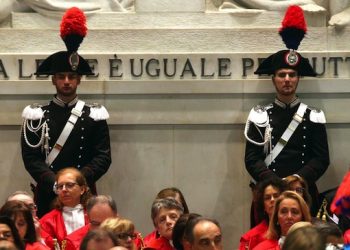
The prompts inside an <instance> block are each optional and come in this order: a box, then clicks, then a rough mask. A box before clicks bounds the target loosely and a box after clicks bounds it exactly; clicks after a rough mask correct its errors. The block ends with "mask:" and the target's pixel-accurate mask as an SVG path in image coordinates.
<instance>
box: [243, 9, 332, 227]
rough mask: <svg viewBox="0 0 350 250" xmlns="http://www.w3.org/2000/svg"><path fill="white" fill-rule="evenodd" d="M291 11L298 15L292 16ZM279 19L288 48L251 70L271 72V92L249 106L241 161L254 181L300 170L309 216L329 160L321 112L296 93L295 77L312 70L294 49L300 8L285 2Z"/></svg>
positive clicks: (300, 31) (300, 30) (299, 35)
mask: <svg viewBox="0 0 350 250" xmlns="http://www.w3.org/2000/svg"><path fill="white" fill-rule="evenodd" d="M295 16H299V17H302V20H295V19H296V18H295ZM282 24H283V27H282V28H281V29H280V35H281V36H282V39H283V41H284V42H285V43H286V45H287V48H288V49H289V50H281V51H278V52H276V53H275V54H273V55H271V56H269V57H268V58H267V59H265V60H264V61H263V62H262V63H261V64H260V66H259V67H258V69H257V70H256V72H255V74H259V75H261V74H267V75H272V83H273V85H274V87H275V89H276V98H275V100H274V102H273V103H271V104H268V105H265V106H259V105H258V106H256V107H254V108H253V109H252V110H251V111H250V114H249V116H248V120H247V123H246V127H245V131H244V134H245V136H246V139H247V144H246V152H245V164H246V169H247V170H248V172H249V174H250V175H251V176H252V177H253V179H254V180H255V181H261V180H263V179H266V178H269V177H273V176H277V177H280V178H284V177H286V176H288V175H293V174H296V175H298V176H301V177H302V178H303V179H304V180H305V181H306V182H307V183H308V185H309V192H310V194H311V196H312V213H313V215H314V216H315V215H316V213H317V208H318V205H319V204H318V191H317V187H316V181H317V180H318V179H319V178H320V177H321V176H322V175H323V174H324V172H325V171H326V169H327V168H328V165H329V152H328V141H327V133H326V128H325V123H326V118H325V116H324V113H323V112H322V111H321V110H319V109H315V108H313V107H310V106H307V105H306V104H304V103H302V102H301V100H300V99H299V98H298V96H297V95H296V90H297V87H298V83H299V80H300V77H302V76H316V73H315V71H314V70H313V68H312V67H311V65H310V63H309V61H308V59H306V58H304V57H302V56H301V55H300V54H299V53H298V52H297V51H296V49H297V47H298V45H299V43H300V41H301V39H302V38H303V36H304V34H305V32H306V25H305V20H304V16H303V13H302V10H301V8H300V7H299V6H291V7H290V8H289V9H288V10H287V13H286V16H285V19H284V20H283V22H282ZM302 24H304V26H303V25H302ZM300 26H301V27H300ZM254 224H255V223H252V225H254Z"/></svg>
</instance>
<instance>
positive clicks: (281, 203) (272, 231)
mask: <svg viewBox="0 0 350 250" xmlns="http://www.w3.org/2000/svg"><path fill="white" fill-rule="evenodd" d="M299 221H309V222H310V221H311V215H310V210H309V207H308V205H307V204H306V202H305V200H304V199H303V198H302V197H301V196H300V195H298V194H297V193H296V192H293V191H285V192H283V193H282V194H281V195H280V197H279V198H278V199H277V200H276V201H275V207H274V210H273V212H272V216H271V217H270V222H269V228H268V230H267V233H266V240H264V241H263V242H261V243H260V244H258V245H257V246H256V247H255V248H254V250H268V249H276V250H277V249H280V245H281V243H283V240H284V238H285V236H286V235H287V232H288V230H289V228H290V227H291V226H292V225H293V224H294V223H296V222H299Z"/></svg>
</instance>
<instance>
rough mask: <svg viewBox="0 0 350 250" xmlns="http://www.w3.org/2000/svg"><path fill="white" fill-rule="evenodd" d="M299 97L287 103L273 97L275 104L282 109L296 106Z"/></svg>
mask: <svg viewBox="0 0 350 250" xmlns="http://www.w3.org/2000/svg"><path fill="white" fill-rule="evenodd" d="M300 102H301V101H300V99H299V98H298V97H297V98H295V99H294V101H292V102H291V103H289V104H286V103H284V102H282V101H280V100H278V99H277V98H275V104H276V105H277V106H279V107H281V108H283V109H286V108H294V107H295V106H297V105H298V104H299V103H300Z"/></svg>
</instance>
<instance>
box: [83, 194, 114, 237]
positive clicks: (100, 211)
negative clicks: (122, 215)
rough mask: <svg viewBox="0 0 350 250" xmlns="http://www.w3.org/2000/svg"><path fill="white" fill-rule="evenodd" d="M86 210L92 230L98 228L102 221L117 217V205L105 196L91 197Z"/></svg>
mask: <svg viewBox="0 0 350 250" xmlns="http://www.w3.org/2000/svg"><path fill="white" fill-rule="evenodd" d="M86 210H87V215H88V217H89V221H90V228H91V229H92V230H93V229H96V228H98V227H99V226H100V225H101V223H102V222H103V221H104V220H106V219H108V218H116V217H118V210H117V204H116V202H115V201H114V200H113V199H112V197H110V196H107V195H98V196H94V197H91V198H90V199H89V200H88V202H87V205H86Z"/></svg>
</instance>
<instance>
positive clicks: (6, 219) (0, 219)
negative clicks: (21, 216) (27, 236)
mask: <svg viewBox="0 0 350 250" xmlns="http://www.w3.org/2000/svg"><path fill="white" fill-rule="evenodd" d="M0 224H5V225H7V226H8V227H9V228H10V229H11V233H12V236H13V239H14V243H15V245H16V248H17V249H19V250H24V244H23V242H22V240H21V238H20V237H19V234H18V231H17V228H16V227H15V224H14V223H13V221H12V220H11V219H10V218H9V217H8V216H4V215H0Z"/></svg>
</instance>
